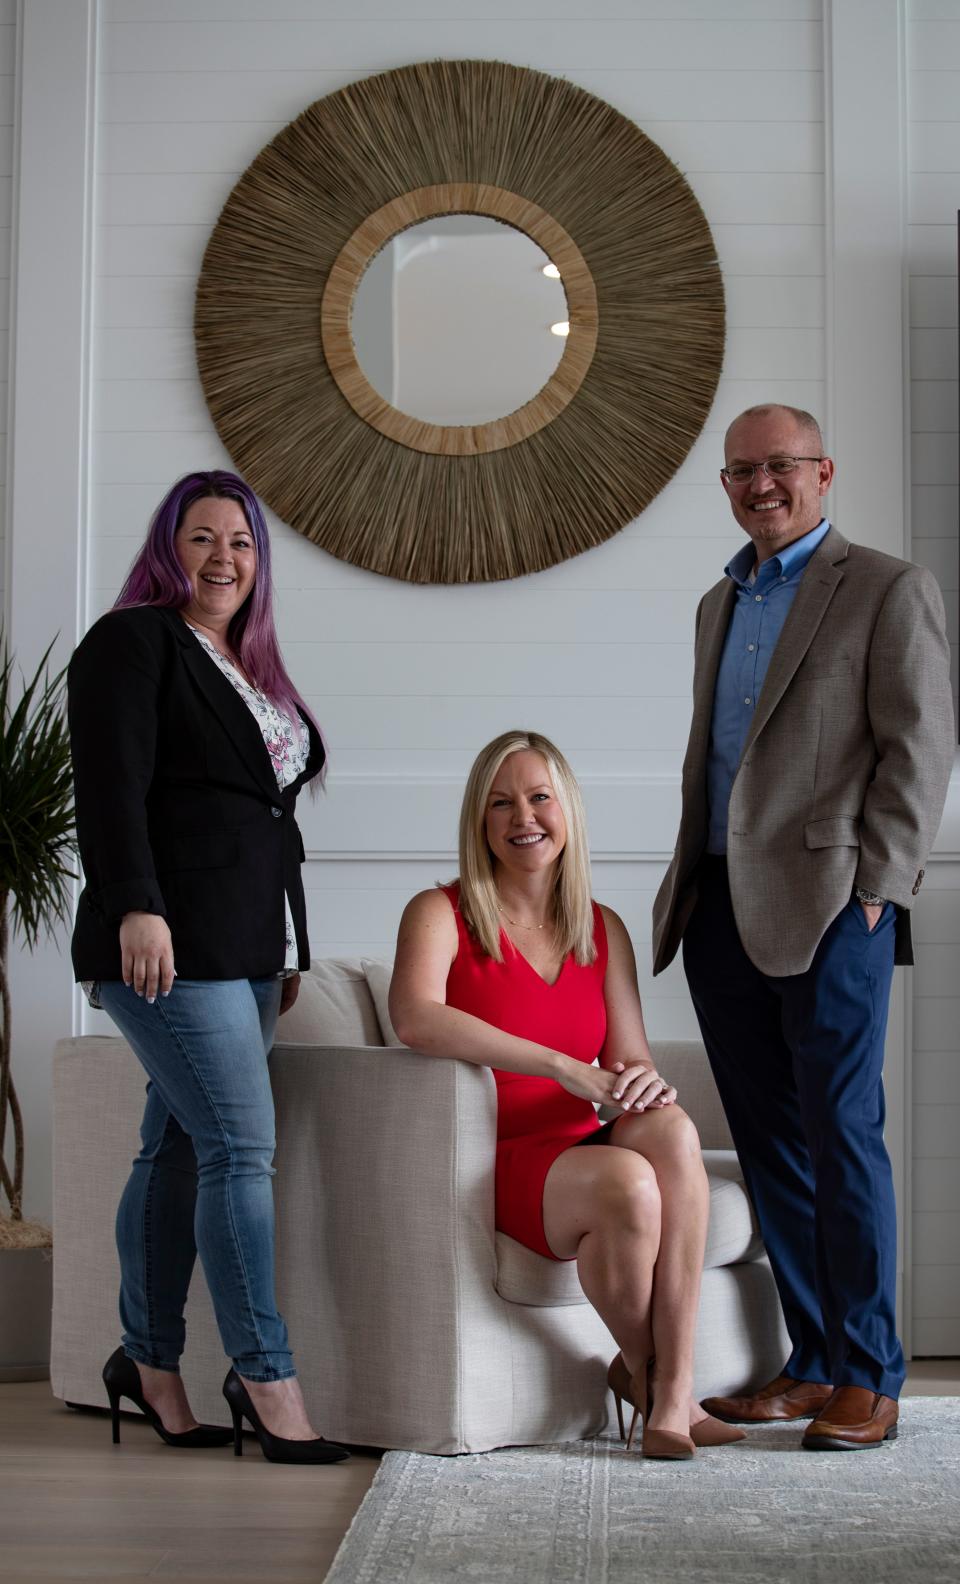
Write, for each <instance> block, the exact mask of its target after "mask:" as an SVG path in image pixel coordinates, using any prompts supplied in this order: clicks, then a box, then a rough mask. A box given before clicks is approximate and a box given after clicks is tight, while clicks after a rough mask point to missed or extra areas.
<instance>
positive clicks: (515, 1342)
mask: <svg viewBox="0 0 960 1584" xmlns="http://www.w3.org/2000/svg"><path fill="white" fill-rule="evenodd" d="M388 980H389V969H388V968H387V967H386V966H385V965H384V964H377V963H365V964H361V963H359V962H336V961H332V960H331V961H325V962H318V963H315V964H314V965H313V970H312V971H311V973H309V974H307V975H304V979H303V985H302V989H301V994H300V999H299V1001H298V1003H297V1005H296V1006H295V1007H294V1008H293V1009H292V1011H291V1012H290V1013H288V1014H287V1015H286V1016H285V1017H284V1018H283V1019H282V1020H281V1023H280V1027H279V1037H278V1044H277V1045H276V1047H275V1049H274V1053H273V1057H272V1059H271V1071H272V1077H273V1086H274V1093H275V1097H276V1105H277V1139H278V1147H277V1160H276V1165H277V1175H276V1178H275V1179H274V1188H275V1193H276V1204H277V1231H278V1243H277V1281H278V1290H279V1299H280V1307H281V1309H282V1311H283V1313H284V1314H285V1316H286V1318H287V1322H288V1324H289V1327H290V1334H291V1340H292V1343H293V1347H294V1351H295V1355H296V1358H297V1365H298V1369H299V1371H300V1375H301V1379H302V1382H303V1387H304V1392H305V1394H306V1397H307V1400H308V1403H309V1406H310V1409H311V1411H312V1412H313V1414H314V1415H315V1417H316V1420H317V1422H318V1423H319V1424H320V1425H321V1426H322V1429H323V1432H324V1434H325V1435H327V1436H329V1437H331V1438H333V1439H335V1440H338V1441H346V1442H348V1443H350V1444H354V1445H356V1444H360V1445H371V1446H378V1447H406V1448H412V1449H415V1450H419V1451H423V1452H433V1453H454V1452H477V1451H483V1450H485V1449H487V1448H490V1447H495V1446H503V1445H508V1444H518V1443H519V1444H526V1443H537V1442H549V1441H559V1440H566V1439H571V1438H574V1437H577V1436H584V1435H591V1434H595V1433H597V1432H599V1431H600V1430H602V1429H603V1428H604V1425H605V1424H606V1421H607V1415H608V1410H609V1407H610V1402H609V1399H608V1398H607V1396H606V1393H605V1381H604V1376H605V1370H606V1365H607V1363H608V1362H609V1359H610V1358H611V1356H612V1355H613V1353H614V1352H615V1351H616V1344H615V1343H614V1342H613V1340H612V1338H611V1337H610V1335H609V1334H608V1332H607V1330H606V1328H605V1326H604V1325H603V1323H602V1321H601V1320H600V1319H599V1317H598V1316H597V1315H596V1314H595V1312H594V1311H593V1309H591V1307H590V1306H589V1304H588V1303H587V1302H586V1300H585V1298H584V1296H583V1293H582V1291H581V1289H580V1284H579V1282H578V1280H577V1273H576V1265H575V1264H572V1263H557V1262H554V1261H550V1260H545V1259H542V1258H541V1257H540V1255H538V1254H534V1253H532V1252H531V1251H530V1250H528V1249H525V1248H522V1247H521V1246H520V1245H519V1244H518V1243H515V1242H514V1241H513V1240H512V1239H510V1238H508V1237H505V1236H503V1235H502V1234H501V1233H498V1232H496V1231H495V1230H494V1225H493V1160H494V1146H495V1139H496V1104H497V1102H496V1089H495V1085H494V1082H493V1079H492V1076H491V1074H490V1073H489V1072H488V1071H486V1070H485V1069H482V1068H478V1067H474V1066H471V1065H470V1064H468V1063H466V1062H458V1061H444V1060H438V1059H437V1058H436V1057H431V1056H423V1055H420V1054H418V1053H417V1052H415V1051H409V1050H407V1049H405V1048H403V1047H400V1048H397V1047H396V1046H392V1045H389V1044H388V1045H385V1044H384V1043H383V1039H382V1035H381V1027H384V1028H385V1029H386V1031H387V1033H388V1034H389V1032H390V1031H389V1024H388V1023H387V1021H386V1012H385V1006H386V987H387V983H388ZM378 1007H379V1010H380V1013H381V1016H382V1017H383V1019H384V1022H383V1024H382V1025H381V1023H380V1022H379V1020H378V1016H377V1008H378ZM654 1049H655V1052H656V1054H657V1057H658V1060H660V1061H662V1063H663V1067H664V1071H665V1072H668V1073H669V1075H670V1078H671V1080H672V1081H673V1082H674V1083H676V1085H677V1088H678V1090H679V1092H680V1096H681V1100H682V1103H683V1104H684V1106H685V1107H686V1109H687V1110H688V1111H689V1112H690V1114H691V1115H692V1116H693V1118H694V1120H695V1121H696V1122H697V1124H698V1126H699V1128H700V1131H701V1138H702V1140H703V1144H704V1147H705V1159H706V1162H707V1169H708V1173H709V1177H710V1204H711V1212H710V1231H709V1236H708V1243H707V1261H706V1264H707V1268H706V1270H705V1272H704V1281H703V1297H702V1302H701V1307H700V1319H699V1330H698V1339H697V1361H698V1364H697V1368H698V1373H697V1391H698V1393H699V1394H701V1395H705V1394H706V1393H708V1392H720V1391H727V1390H730V1389H732V1388H733V1387H737V1386H741V1385H743V1384H744V1383H749V1382H759V1381H760V1380H761V1379H767V1378H770V1377H771V1376H773V1375H775V1374H776V1373H777V1371H778V1370H779V1368H780V1367H781V1365H782V1363H783V1360H784V1358H785V1357H786V1354H787V1351H788V1348H787V1343H786V1337H785V1334H784V1331H783V1325H782V1320H781V1317H780V1310H779V1305H778V1302H777V1296H776V1291H775V1288H774V1285H773V1280H772V1277H771V1274H770V1269H769V1266H768V1264H767V1262H766V1259H765V1258H764V1257H763V1251H762V1247H761V1244H760V1241H759V1238H758V1236H757V1233H756V1228H755V1225H754V1222H753V1219H752V1215H751V1211H750V1206H749V1203H748V1201H747V1198H746V1195H745V1193H744V1191H743V1187H742V1184H741V1180H740V1174H739V1168H738V1166H737V1161H736V1156H735V1155H734V1154H733V1152H732V1150H731V1148H730V1140H729V1135H728V1134H727V1131H726V1124H725V1122H724V1119H723V1115H722V1112H721V1109H720V1105H719V1101H718V1099H717V1095H716V1091H715V1089H714V1087H713V1082H712V1079H711V1077H710V1074H709V1071H708V1068H707V1063H706V1057H705V1054H704V1052H703V1050H702V1049H701V1048H700V1047H699V1046H698V1045H693V1044H680V1043H674V1044H671V1045H661V1046H657V1045H655V1046H654ZM143 1090H144V1076H143V1073H142V1071H141V1069H140V1067H139V1065H138V1063H137V1062H136V1060H135V1059H134V1057H133V1055H132V1053H131V1052H130V1050H129V1048H128V1047H127V1045H126V1044H125V1043H124V1041H123V1040H121V1039H120V1038H115V1037H101V1036H99V1035H91V1036H86V1037H84V1038H82V1039H73V1040H64V1041H62V1042H61V1044H60V1045H59V1046H58V1048H57V1052H56V1061H55V1209H54V1218H55V1227H54V1251H55V1253H54V1313H53V1344H52V1360H51V1379H52V1384H53V1390H54V1392H55V1394H56V1395H57V1396H58V1397H61V1398H63V1399H64V1400H65V1401H66V1402H69V1403H74V1404H103V1405H105V1404H106V1396H105V1393H104V1390H103V1386H102V1384H101V1381H100V1369H101V1367H102V1364H103V1361H104V1359H105V1358H106V1357H107V1355H108V1354H109V1353H110V1352H111V1350H112V1349H113V1347H114V1346H115V1345H116V1341H117V1337H118V1331H119V1321H118V1318H117V1298H116V1293H117V1287H118V1281H119V1276H118V1270H117V1261H116V1253H115V1249H114V1243H113V1221H114V1215H115V1211H116V1205H117V1201H118V1199H119V1197H120V1191H121V1188H122V1186H123V1183H124V1181H125V1178H126V1175H127V1172H128V1170H129V1164H130V1160H131V1158H132V1156H133V1154H134V1153H135V1150H136V1141H137V1129H138V1126H139V1120H140V1113H141V1110H142V1104H143ZM187 1333H188V1346H187V1352H186V1355H185V1357H184V1362H183V1370H184V1376H185V1378H186V1380H187V1383H188V1386H189V1389H190V1394H191V1397H192V1400H193V1403H194V1406H195V1408H196V1410H197V1412H198V1413H199V1414H200V1416H201V1417H202V1418H204V1419H206V1420H209V1421H213V1422H225V1421H226V1417H227V1416H226V1405H225V1404H224V1402H223V1399H222V1397H221V1396H220V1383H221V1381H222V1378H223V1375H224V1372H225V1369H226V1363H227V1361H226V1360H225V1359H224V1356H223V1351H222V1349H221V1346H220V1341H219V1337H218V1335H217V1331H216V1327H215V1325H214V1321H213V1314H212V1310H211V1307H210V1302H209V1298H208V1296H207V1292H206V1286H205V1283H204V1280H203V1275H202V1272H201V1270H200V1267H199V1264H198V1266H197V1270H196V1273H195V1276H194V1280H193V1285H192V1287H191V1290H190V1299H189V1305H188V1311H187Z"/></svg>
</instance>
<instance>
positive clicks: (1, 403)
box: [0, 0, 17, 613]
mask: <svg viewBox="0 0 960 1584" xmlns="http://www.w3.org/2000/svg"><path fill="white" fill-rule="evenodd" d="M16 19H17V0H0V613H2V611H3V594H4V589H5V588H6V587H7V585H8V582H9V576H8V572H7V565H6V558H7V525H6V511H5V509H4V507H5V500H4V489H5V480H6V459H7V394H8V379H7V365H8V362H9V351H8V343H9V339H10V337H9V328H10V221H11V208H12V187H13V123H14V111H15V102H14V101H15V96H16V54H17V28H16Z"/></svg>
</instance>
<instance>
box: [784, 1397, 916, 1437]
mask: <svg viewBox="0 0 960 1584" xmlns="http://www.w3.org/2000/svg"><path fill="white" fill-rule="evenodd" d="M899 1414H900V1410H899V1408H898V1407H897V1404H896V1403H895V1402H894V1400H893V1398H892V1397H881V1396H880V1394H879V1392H872V1391H868V1390H867V1389H866V1387H864V1386H838V1387H837V1389H836V1391H835V1392H834V1394H833V1396H832V1397H831V1398H830V1401H829V1402H828V1403H827V1404H826V1407H824V1408H823V1409H821V1411H820V1413H818V1414H817V1417H816V1419H814V1421H813V1424H811V1425H808V1426H807V1428H806V1430H805V1431H804V1435H803V1441H802V1443H801V1444H802V1445H803V1446H804V1447H806V1449H807V1451H808V1452H861V1451H863V1449H864V1448H865V1447H875V1446H880V1444H881V1442H883V1441H895V1440H896V1439H897V1419H898V1417H899Z"/></svg>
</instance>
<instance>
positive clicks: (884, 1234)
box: [683, 858, 904, 1397]
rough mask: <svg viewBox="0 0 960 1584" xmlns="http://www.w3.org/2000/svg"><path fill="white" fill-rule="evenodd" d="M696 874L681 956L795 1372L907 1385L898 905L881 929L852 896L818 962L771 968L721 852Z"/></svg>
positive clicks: (789, 1366)
mask: <svg viewBox="0 0 960 1584" xmlns="http://www.w3.org/2000/svg"><path fill="white" fill-rule="evenodd" d="M697 879H698V890H699V897H698V901H697V905H696V907H695V909H694V912H693V915H692V917H691V919H690V922H689V924H688V925H687V929H686V933H685V935H684V941H683V961H684V968H685V969H686V974H687V981H688V983H689V986H690V993H691V995H692V997H693V1004H694V1007H695V1009H696V1013H697V1017H698V1019H699V1022H700V1029H701V1032H702V1034H703V1040H704V1044H705V1045H706V1048H707V1053H708V1055H709V1057H710V1064H711V1066H712V1068H713V1074H714V1077H715V1079H716V1081H717V1087H718V1089H719V1091H720V1098H721V1099H722V1101H723V1105H724V1109H725V1111H726V1113H727V1118H728V1120H729V1123H730V1131H731V1133H732V1134H733V1140H734V1143H735V1144H736V1147H737V1154H738V1155H739V1157H740V1163H741V1166H742V1168H743V1175H744V1179H745V1181H746V1185H747V1190H748V1192H749V1194H750V1197H751V1199H752V1201H753V1205H754V1209H755V1210H756V1214H757V1220H758V1221H759V1223H760V1230H761V1233H762V1234H763V1239H764V1242H765V1244H766V1246H767V1253H768V1255H769V1257H770V1264H771V1266H772V1268H773V1273H774V1276H775V1278H776V1283H777V1288H778V1291H779V1293H780V1301H781V1303H782V1305H783V1312H784V1316H785V1319H786V1323H787V1330H788V1332H789V1334H790V1340H791V1342H792V1344H793V1351H792V1352H791V1354H790V1358H789V1359H788V1361H787V1363H786V1365H785V1373H786V1374H788V1375H792V1376H794V1378H795V1379H797V1380H808V1381H827V1382H831V1383H832V1384H833V1385H834V1386H865V1387H867V1388H868V1389H869V1390H870V1391H874V1392H882V1393H883V1394H884V1396H886V1397H897V1396H898V1395H899V1391H900V1387H901V1386H902V1384H903V1377H904V1364H903V1352H902V1349H901V1347H900V1343H899V1341H898V1339H897V1331H896V1270H897V1224H896V1203H895V1200H894V1193H893V1175H892V1172H891V1169H890V1159H889V1156H888V1155H887V1151H886V1146H885V1145H884V1142H883V1121H884V1098H883V1080H882V1069H883V1043H884V1034H885V1032H886V1023H887V1005H888V1002H889V997H890V985H891V981H892V978H893V945H894V940H893V937H894V924H895V917H896V914H895V909H894V908H893V906H892V905H891V904H889V903H888V904H887V906H886V907H885V908H884V911H883V913H882V915H881V917H880V922H879V923H878V924H877V925H876V927H875V928H874V929H873V931H871V930H869V929H868V927H867V922H866V919H865V917H864V914H863V909H862V908H861V906H860V903H859V902H857V901H856V900H852V901H851V902H850V903H849V904H848V906H847V907H845V908H844V909H843V911H842V913H840V914H839V915H838V917H837V918H836V919H834V921H833V923H832V924H831V925H830V927H829V929H828V930H827V932H826V934H825V935H824V937H823V939H822V940H821V942H820V945H819V946H818V948H817V952H816V956H815V957H814V960H813V962H812V964H811V965H810V967H809V968H808V970H807V972H806V973H801V974H791V975H789V976H786V977H783V978H775V977H773V976H771V975H770V974H763V973H761V972H760V971H759V969H758V968H756V967H754V965H753V963H752V962H751V961H750V959H749V958H748V956H747V954H746V952H745V951H744V949H743V946H742V945H741V943H740V936H739V934H738V932H737V926H736V922H735V919H734V916H733V908H732V905H731V901H730V889H729V885H728V883H727V867H726V862H725V860H724V859H722V858H706V859H705V860H704V861H703V862H702V864H701V867H700V871H699V873H698V877H697ZM783 906H784V907H789V906H790V899H789V897H785V898H784V899H783ZM770 927H771V929H776V921H775V920H774V919H771V924H770Z"/></svg>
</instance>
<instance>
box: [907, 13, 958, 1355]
mask: <svg viewBox="0 0 960 1584" xmlns="http://www.w3.org/2000/svg"><path fill="white" fill-rule="evenodd" d="M907 43H908V65H909V78H908V105H909V125H908V133H909V137H908V151H909V161H908V164H909V176H908V196H909V220H910V232H909V268H910V371H911V429H912V441H913V444H912V486H913V488H912V518H913V554H914V557H915V559H916V560H918V561H922V562H924V563H925V564H926V565H927V566H929V567H932V569H933V570H934V572H936V574H937V576H938V577H939V579H940V581H941V583H942V586H943V587H944V589H945V590H947V591H948V604H950V605H952V606H953V608H954V612H955V608H956V589H957V584H958V577H957V572H958V566H957V525H958V519H960V489H958V475H957V451H958V433H957V430H958V421H957V373H958V369H957V211H958V209H960V4H958V3H957V0H912V3H911V7H910V12H909V27H908V38H907ZM950 595H952V599H951V598H950ZM952 636H953V638H954V639H956V636H957V627H956V619H955V617H954V621H953V626H952ZM954 668H955V670H954V674H955V675H956V649H955V650H954ZM916 929H917V934H918V936H919V947H920V949H919V951H918V955H917V967H916V970H915V972H914V1057H913V1092H914V1111H913V1350H914V1352H915V1353H916V1354H919V1355H923V1354H931V1355H938V1354H945V1353H953V1354H955V1353H958V1352H960V999H958V997H957V970H958V967H960V854H957V853H953V854H952V855H951V854H949V853H948V852H942V853H941V854H940V855H938V857H937V859H936V861H935V862H934V863H932V864H931V865H930V867H929V871H928V878H927V881H926V884H925V886H924V891H923V894H922V895H921V897H920V898H919V899H918V905H917V914H916Z"/></svg>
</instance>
